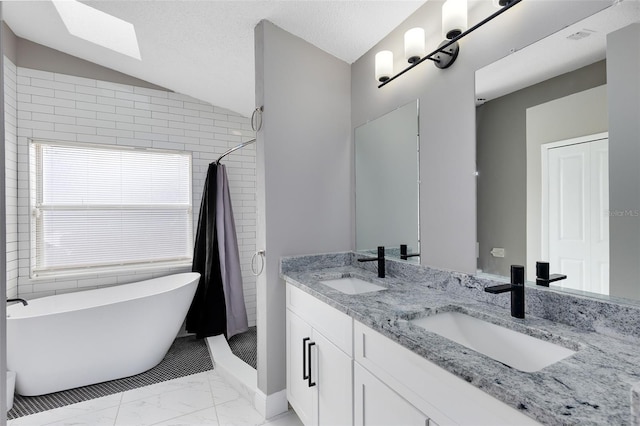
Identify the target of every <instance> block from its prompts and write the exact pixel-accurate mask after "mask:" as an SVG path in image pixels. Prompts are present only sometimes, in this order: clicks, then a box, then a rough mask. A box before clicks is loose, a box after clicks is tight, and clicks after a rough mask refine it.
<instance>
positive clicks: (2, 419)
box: [0, 3, 7, 425]
mask: <svg viewBox="0 0 640 426" xmlns="http://www.w3.org/2000/svg"><path fill="white" fill-rule="evenodd" d="M1 19H2V3H0V20H1ZM2 23H3V26H4V21H2ZM5 37H6V34H5V32H4V31H0V46H2V50H4V40H5ZM1 53H2V52H0V70H4V55H3V54H1ZM0 99H2V102H0V117H3V119H2V120H0V135H2V149H0V271H6V270H7V231H6V227H7V224H6V217H7V215H6V200H5V199H6V194H5V179H4V173H5V172H4V157H5V152H4V71H3V72H0ZM0 294H7V276H6V273H5V272H3V273H1V274H0ZM6 329H7V304H6V303H0V330H2V333H1V336H2V337H0V424H2V425H3V424H6V421H7V405H6V404H7V386H6V385H5V383H6V382H7V333H6V331H5V330H6Z"/></svg>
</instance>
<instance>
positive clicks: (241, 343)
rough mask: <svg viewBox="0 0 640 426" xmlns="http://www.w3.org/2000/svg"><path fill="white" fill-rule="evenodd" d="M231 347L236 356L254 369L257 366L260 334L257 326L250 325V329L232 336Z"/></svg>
mask: <svg viewBox="0 0 640 426" xmlns="http://www.w3.org/2000/svg"><path fill="white" fill-rule="evenodd" d="M229 347H230V348H231V352H233V354H234V355H235V356H237V357H238V358H240V359H241V360H243V361H244V362H246V363H247V364H249V365H250V366H251V367H253V368H254V369H256V368H257V367H256V364H257V352H258V335H257V330H256V327H249V331H245V332H244V333H241V334H236V335H235V336H233V337H231V338H230V339H229Z"/></svg>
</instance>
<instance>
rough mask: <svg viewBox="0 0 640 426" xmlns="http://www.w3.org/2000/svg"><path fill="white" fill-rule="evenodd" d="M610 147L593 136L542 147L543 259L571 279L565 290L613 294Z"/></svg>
mask: <svg viewBox="0 0 640 426" xmlns="http://www.w3.org/2000/svg"><path fill="white" fill-rule="evenodd" d="M608 146H609V141H608V139H606V138H601V137H600V138H598V137H596V136H593V137H585V138H578V139H571V140H566V141H561V142H556V143H552V144H546V145H543V147H542V155H543V160H542V162H543V180H545V181H546V182H543V186H542V189H543V192H542V197H543V199H542V206H543V235H542V238H543V241H542V243H543V244H542V248H543V253H542V255H543V257H544V258H547V259H548V260H549V262H550V264H551V267H552V269H553V272H557V273H561V274H565V275H567V279H566V280H563V281H559V282H557V283H556V284H557V285H559V286H560V287H562V288H570V289H574V290H583V291H589V292H594V293H600V294H609V216H608V211H609V172H608ZM545 224H546V226H544V225H545ZM545 251H546V253H545Z"/></svg>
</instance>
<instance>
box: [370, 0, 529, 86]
mask: <svg viewBox="0 0 640 426" xmlns="http://www.w3.org/2000/svg"><path fill="white" fill-rule="evenodd" d="M495 1H496V2H498V4H499V5H500V6H501V8H500V10H498V11H496V12H495V13H493V14H492V15H489V16H488V17H486V18H485V19H483V20H482V21H480V22H478V23H477V24H475V25H474V26H472V27H471V28H469V29H466V26H467V8H466V6H467V0H447V1H446V2H445V3H444V4H443V6H442V13H443V16H442V23H443V31H444V30H445V29H446V32H445V36H446V37H447V39H446V40H445V41H443V42H442V43H440V45H439V46H438V48H437V49H436V50H434V51H433V52H431V53H429V54H427V55H425V56H423V57H422V58H420V59H418V60H416V59H415V58H414V57H415V56H416V54H414V53H413V51H411V52H410V51H409V50H408V48H407V37H409V38H412V37H414V36H413V35H411V36H407V34H408V33H409V32H410V31H412V30H409V31H407V33H405V56H406V57H407V60H408V61H409V63H410V64H411V65H409V66H408V67H406V68H405V69H403V70H402V71H400V72H399V73H397V74H396V75H393V76H392V75H391V74H392V73H393V53H392V52H390V51H388V50H385V51H382V52H378V53H377V54H376V57H375V62H376V64H375V71H376V80H377V81H379V82H380V84H379V85H378V88H380V87H382V86H384V85H386V84H389V83H391V82H392V81H393V80H395V79H396V78H398V77H400V76H401V75H402V74H404V73H405V72H407V71H409V70H410V69H413V68H414V67H416V66H417V65H419V64H421V63H423V62H424V61H426V60H430V61H433V62H434V63H435V66H436V67H438V68H440V69H444V68H448V67H450V66H451V65H453V63H454V62H455V60H456V59H457V57H458V52H459V51H460V48H459V46H458V40H460V39H462V38H463V37H465V36H467V35H468V34H471V33H472V32H473V31H475V30H477V29H478V28H480V27H481V26H483V25H484V24H486V23H487V22H489V21H491V20H493V19H494V18H497V17H498V16H499V15H501V14H503V13H504V12H506V11H507V10H509V9H511V8H512V7H513V6H515V5H516V4H518V3H520V2H521V1H522V0H495ZM494 4H495V2H494ZM463 10H464V13H463V12H462V11H463ZM445 14H447V18H446V19H445ZM462 15H464V16H462ZM445 24H446V25H445ZM412 48H413V47H412ZM416 51H417V50H416ZM409 53H411V55H410V54H409Z"/></svg>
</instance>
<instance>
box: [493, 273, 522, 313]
mask: <svg viewBox="0 0 640 426" xmlns="http://www.w3.org/2000/svg"><path fill="white" fill-rule="evenodd" d="M484 291H486V292H487V293H493V294H498V293H506V292H508V291H510V292H511V316H512V317H515V318H524V266H520V265H511V284H502V285H494V286H491V287H485V288H484Z"/></svg>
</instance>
